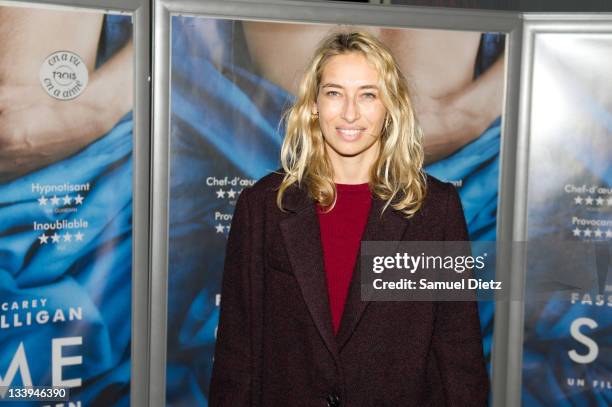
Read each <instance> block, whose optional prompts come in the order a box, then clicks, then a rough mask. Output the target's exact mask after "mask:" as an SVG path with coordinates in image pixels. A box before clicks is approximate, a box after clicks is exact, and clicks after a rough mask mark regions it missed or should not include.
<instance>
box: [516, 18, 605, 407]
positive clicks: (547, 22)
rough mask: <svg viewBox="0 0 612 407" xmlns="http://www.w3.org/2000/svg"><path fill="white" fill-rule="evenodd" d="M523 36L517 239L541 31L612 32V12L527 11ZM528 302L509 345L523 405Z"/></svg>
mask: <svg viewBox="0 0 612 407" xmlns="http://www.w3.org/2000/svg"><path fill="white" fill-rule="evenodd" d="M522 18H523V39H522V46H521V48H522V51H521V67H520V77H521V81H520V90H519V95H520V100H519V112H518V113H519V116H518V134H517V135H518V140H519V144H518V146H517V147H518V148H519V150H520V153H519V154H518V156H520V158H521V161H520V162H517V174H516V180H517V192H518V195H517V200H516V202H515V208H516V213H517V217H516V218H515V221H514V230H513V240H514V241H523V242H526V241H527V240H528V236H529V230H528V227H527V211H528V200H529V196H528V188H529V182H528V176H529V164H530V154H529V153H530V144H531V141H532V140H533V135H532V134H531V102H532V89H533V73H534V61H535V43H536V37H537V36H538V35H539V34H550V33H557V34H560V33H563V34H590V33H612V13H597V14H594V13H524V14H523V16H522ZM526 260H527V259H526V256H524V253H523V255H522V256H520V257H519V256H515V258H513V259H512V261H513V263H515V266H514V268H513V270H514V271H517V272H518V273H520V274H521V275H522V282H519V281H517V289H519V288H520V291H523V290H524V287H525V276H526V274H527V267H526ZM517 280H518V279H517ZM524 308H525V304H524V302H521V303H519V304H516V306H513V307H512V309H511V318H510V319H509V331H508V333H509V335H510V343H511V347H510V348H509V350H508V351H509V355H508V357H509V359H508V363H509V364H512V369H513V370H512V369H511V368H510V365H509V366H508V382H507V383H508V384H507V388H506V391H507V394H508V396H507V398H506V401H507V403H508V404H507V405H508V406H520V405H521V402H522V376H523V370H522V361H523V349H522V348H523V334H524V330H525V325H524V323H525V321H524V312H525V309H524Z"/></svg>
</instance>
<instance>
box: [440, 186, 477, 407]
mask: <svg viewBox="0 0 612 407" xmlns="http://www.w3.org/2000/svg"><path fill="white" fill-rule="evenodd" d="M447 202H448V204H447V216H446V225H445V236H444V240H445V241H467V240H469V237H468V232H467V226H466V223H465V217H464V215H463V209H462V207H461V201H460V199H459V195H458V194H457V191H456V190H455V188H454V187H453V186H452V185H450V184H449V185H448V200H447ZM433 345H434V352H435V356H436V361H437V364H438V368H439V371H440V375H441V379H442V383H443V386H444V395H445V399H446V405H452V406H470V407H478V406H486V405H487V399H488V396H489V379H488V375H487V370H486V365H485V360H484V355H483V351H482V335H481V332H480V319H479V317H478V306H477V303H476V301H441V302H438V303H436V314H435V322H434V334H433Z"/></svg>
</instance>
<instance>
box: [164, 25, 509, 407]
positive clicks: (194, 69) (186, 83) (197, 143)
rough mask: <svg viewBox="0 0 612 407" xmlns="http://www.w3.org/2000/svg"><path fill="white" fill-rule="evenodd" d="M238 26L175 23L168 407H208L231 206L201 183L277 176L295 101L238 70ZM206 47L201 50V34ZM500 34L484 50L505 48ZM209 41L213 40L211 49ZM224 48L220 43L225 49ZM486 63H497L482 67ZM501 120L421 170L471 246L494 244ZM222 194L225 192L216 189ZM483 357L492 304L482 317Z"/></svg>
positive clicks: (486, 306)
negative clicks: (443, 188) (452, 195)
mask: <svg viewBox="0 0 612 407" xmlns="http://www.w3.org/2000/svg"><path fill="white" fill-rule="evenodd" d="M236 24H237V23H235V22H218V21H214V20H210V21H206V20H204V19H197V18H193V17H173V21H172V67H171V69H172V77H171V78H172V79H171V89H172V90H171V114H172V116H171V134H170V151H171V154H170V159H171V168H170V208H169V210H170V215H169V216H170V229H169V230H170V247H169V250H170V252H169V277H168V281H169V291H168V330H167V332H168V348H167V371H166V378H167V388H166V391H167V404H168V405H171V406H192V405H199V406H205V405H207V398H206V397H207V393H208V384H209V380H210V374H211V369H212V356H213V352H214V341H215V329H216V326H217V320H218V312H219V308H218V306H217V305H218V304H217V297H216V295H217V294H218V293H219V292H220V281H221V275H222V269H223V260H224V259H223V253H224V249H225V243H226V235H227V234H226V233H224V234H220V233H217V231H216V229H215V228H216V227H217V226H218V225H219V221H218V218H217V217H216V215H215V214H218V213H231V212H232V211H233V202H230V201H228V200H224V199H220V198H219V197H218V196H217V195H215V193H214V190H213V189H211V188H209V187H207V186H206V179H207V178H208V177H217V178H223V177H225V176H229V177H230V178H232V177H234V176H239V177H240V178H244V179H258V178H260V177H262V176H264V175H266V174H267V173H269V172H270V171H274V170H276V169H277V168H279V166H280V165H279V159H278V157H279V151H280V146H281V143H282V132H283V130H282V128H281V127H280V125H279V122H280V118H281V116H282V113H283V112H284V111H285V110H286V109H287V107H288V106H290V104H291V102H292V100H293V96H292V95H290V94H288V93H287V92H286V91H284V90H283V89H281V88H279V87H278V86H276V85H274V84H272V83H270V82H268V81H267V80H265V79H263V78H261V77H259V76H258V75H256V74H255V73H253V72H252V71H251V70H249V69H246V68H245V67H244V66H240V64H237V63H235V60H234V59H235V58H234V53H235V52H236V49H235V45H233V44H231V43H230V41H231V38H232V36H233V35H234V34H235V32H236V31H237V30H238V29H237V27H236ZM204 31H205V32H206V36H207V37H208V38H211V40H210V41H209V43H208V44H206V43H202V39H201V38H202V37H201V36H199V34H198V33H201V32H204ZM499 37H500V36H498V35H490V37H489V40H487V42H488V43H489V45H495V44H497V47H495V46H494V47H493V48H495V50H496V51H495V52H497V55H498V54H499V50H500V49H503V43H500V41H499ZM212 39H215V41H212ZM224 41H225V42H224ZM489 59H490V61H489V63H491V62H492V61H493V60H494V58H489ZM500 123H501V121H500V120H499V119H497V120H495V121H494V122H493V123H491V125H490V127H489V128H488V129H487V130H486V131H485V132H484V133H483V134H482V135H481V136H480V137H478V138H477V139H476V140H475V141H473V142H472V143H470V144H468V145H465V146H464V147H463V148H462V149H461V150H459V151H457V152H456V153H454V154H453V155H451V156H450V157H448V158H447V159H445V160H442V161H440V162H437V163H434V164H433V165H430V166H429V167H427V168H426V170H427V172H429V173H430V174H432V175H434V176H436V177H438V178H441V179H443V180H459V179H460V180H462V183H463V184H462V186H461V188H460V189H459V192H460V195H461V199H462V202H463V206H464V210H465V214H466V218H467V222H468V228H469V232H470V235H471V238H472V239H473V240H495V238H496V235H495V226H496V213H497V195H498V178H499V147H500ZM220 189H223V188H222V187H221V188H220ZM480 312H481V320H482V328H483V334H484V337H485V343H484V344H483V346H484V349H485V353H486V354H487V355H490V346H491V337H492V322H493V321H492V319H493V318H492V317H493V303H492V302H483V303H482V304H481V308H480Z"/></svg>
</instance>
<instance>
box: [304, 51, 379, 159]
mask: <svg viewBox="0 0 612 407" xmlns="http://www.w3.org/2000/svg"><path fill="white" fill-rule="evenodd" d="M313 113H318V114H319V125H320V127H321V132H322V133H323V138H324V140H325V147H326V150H327V153H328V154H329V155H330V158H331V161H332V164H333V163H334V161H335V159H338V158H342V157H357V156H359V157H360V158H363V159H365V160H366V161H367V163H368V164H370V165H371V164H372V163H374V161H375V160H376V158H377V156H378V152H379V147H380V145H379V144H380V134H381V132H382V129H383V125H384V122H385V116H386V113H387V110H386V108H385V106H384V105H383V103H382V101H381V99H380V90H379V88H378V72H377V71H376V69H375V68H374V67H373V66H372V65H370V63H369V62H368V61H367V59H366V58H365V56H363V54H361V53H360V52H353V53H350V54H342V55H336V56H333V57H331V58H330V59H329V60H328V61H327V64H326V65H325V67H324V68H323V73H322V76H321V84H320V86H319V94H318V96H317V101H316V104H315V105H314V106H313Z"/></svg>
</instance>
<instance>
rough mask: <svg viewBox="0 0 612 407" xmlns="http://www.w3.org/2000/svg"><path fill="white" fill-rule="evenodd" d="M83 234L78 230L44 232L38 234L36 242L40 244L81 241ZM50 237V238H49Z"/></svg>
mask: <svg viewBox="0 0 612 407" xmlns="http://www.w3.org/2000/svg"><path fill="white" fill-rule="evenodd" d="M84 237H85V235H84V234H83V233H81V232H80V231H78V232H77V233H70V232H66V233H61V234H60V233H57V232H55V233H53V234H49V235H47V234H45V233H43V234H42V235H40V236H38V242H39V243H40V244H53V243H55V244H58V243H72V242H82V241H83V238H84ZM49 239H51V240H49Z"/></svg>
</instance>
